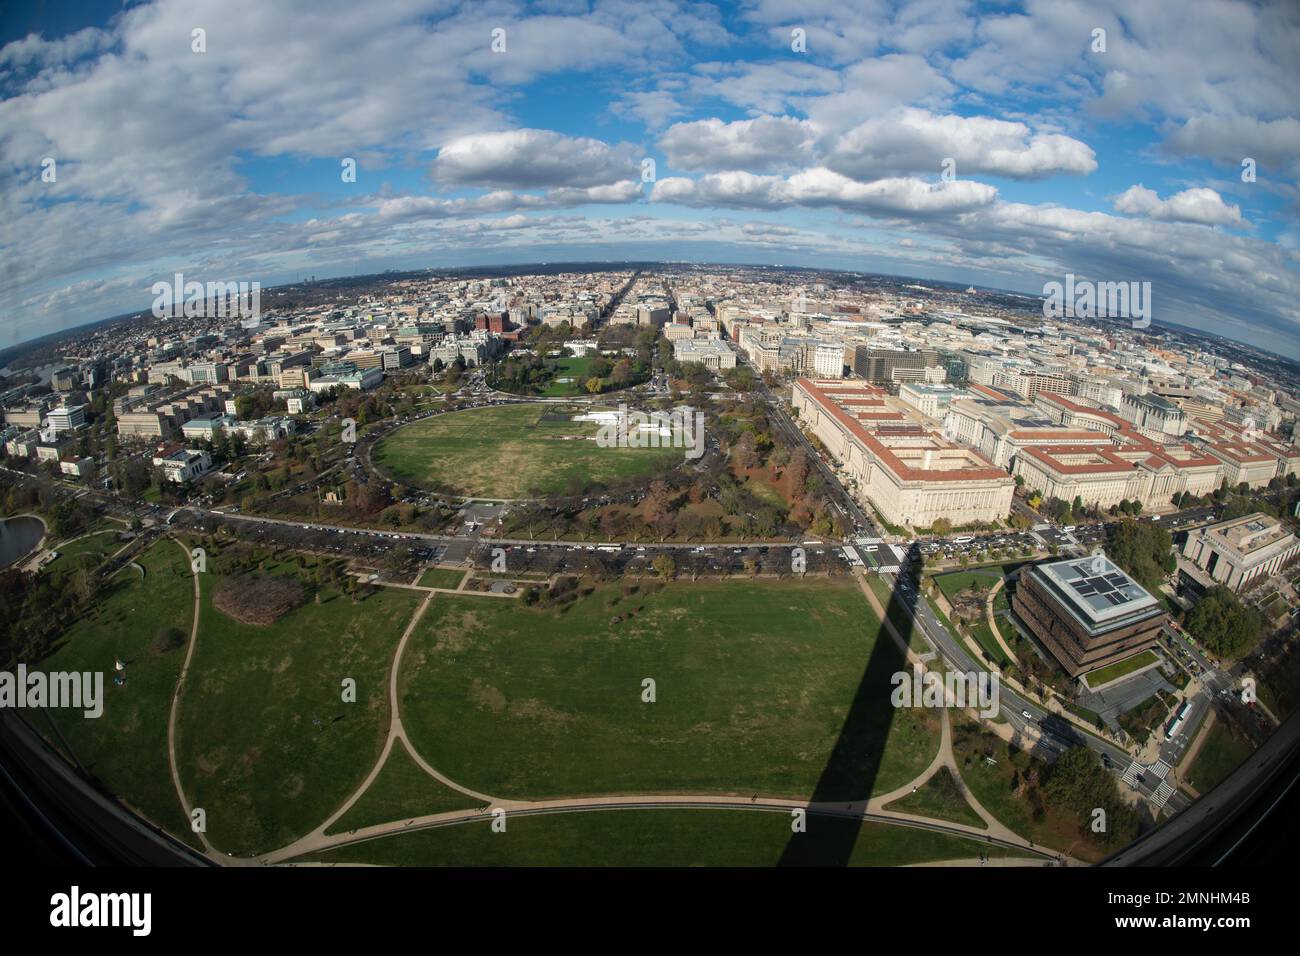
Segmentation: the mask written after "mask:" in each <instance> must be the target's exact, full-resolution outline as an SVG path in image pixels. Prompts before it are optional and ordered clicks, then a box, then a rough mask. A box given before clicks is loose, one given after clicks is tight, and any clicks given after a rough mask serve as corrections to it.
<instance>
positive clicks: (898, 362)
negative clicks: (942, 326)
mask: <svg viewBox="0 0 1300 956" xmlns="http://www.w3.org/2000/svg"><path fill="white" fill-rule="evenodd" d="M939 368H941V366H940V365H939V353H938V352H936V351H935V350H934V349H877V348H870V347H868V346H865V345H859V346H858V347H857V348H856V349H855V350H854V353H853V374H854V375H856V376H857V377H858V378H861V379H864V380H866V381H868V382H876V383H879V384H887V383H894V382H903V381H907V382H923V381H926V380H927V378H926V374H925V370H926V369H939Z"/></svg>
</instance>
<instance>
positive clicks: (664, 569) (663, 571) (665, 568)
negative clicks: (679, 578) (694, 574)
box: [650, 552, 677, 581]
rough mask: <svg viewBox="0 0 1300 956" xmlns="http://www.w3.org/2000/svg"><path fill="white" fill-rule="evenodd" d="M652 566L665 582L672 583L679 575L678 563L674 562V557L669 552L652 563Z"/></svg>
mask: <svg viewBox="0 0 1300 956" xmlns="http://www.w3.org/2000/svg"><path fill="white" fill-rule="evenodd" d="M650 566H651V567H652V568H654V569H655V573H656V574H658V575H659V577H661V578H663V579H664V580H665V581H671V580H672V579H673V577H674V576H675V575H676V574H677V562H676V561H674V560H673V556H672V555H671V554H668V553H667V552H664V553H662V554H660V555H658V556H657V557H656V558H655V559H654V560H653V561H651V562H650Z"/></svg>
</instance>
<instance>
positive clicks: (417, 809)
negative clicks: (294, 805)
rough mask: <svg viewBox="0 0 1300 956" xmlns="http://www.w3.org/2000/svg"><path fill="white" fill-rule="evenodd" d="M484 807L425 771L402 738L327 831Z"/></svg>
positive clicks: (359, 827)
mask: <svg viewBox="0 0 1300 956" xmlns="http://www.w3.org/2000/svg"><path fill="white" fill-rule="evenodd" d="M480 806H482V804H481V803H479V802H478V801H477V800H475V799H474V798H473V797H468V796H466V795H465V794H463V793H460V792H459V791H456V790H452V789H451V788H450V787H447V786H445V785H443V784H442V783H439V782H438V781H437V780H435V779H433V777H430V776H429V775H428V774H427V773H425V772H424V771H423V770H422V769H421V768H420V765H419V764H417V763H416V762H415V760H414V758H413V757H412V756H411V754H410V753H409V752H408V751H407V749H406V747H404V746H403V745H402V743H401V741H398V742H397V743H395V744H394V745H393V749H392V751H391V752H390V753H389V754H388V759H387V760H386V761H385V762H384V766H383V767H382V768H381V769H380V771H379V776H377V777H375V779H374V782H373V783H371V784H370V787H369V788H368V789H367V790H366V792H365V793H363V794H362V795H361V798H360V799H359V800H357V802H356V803H354V804H353V805H352V809H350V810H348V812H347V813H345V814H343V816H342V817H340V818H339V819H338V821H337V822H335V824H334V825H333V826H332V827H330V828H329V830H327V831H326V832H327V833H346V832H347V831H349V830H359V829H361V828H362V827H369V826H374V825H375V824H378V823H390V822H392V821H394V820H409V819H411V818H412V817H421V816H427V815H428V814H430V813H442V812H443V811H445V810H470V809H473V808H475V807H480Z"/></svg>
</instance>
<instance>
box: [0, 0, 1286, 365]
mask: <svg viewBox="0 0 1300 956" xmlns="http://www.w3.org/2000/svg"><path fill="white" fill-rule="evenodd" d="M320 10H321V8H320V5H313V7H312V8H311V10H310V12H309V11H307V10H306V9H305V8H298V9H296V10H295V9H292V8H290V7H287V6H282V7H277V8H276V9H274V10H269V9H264V8H263V7H262V6H261V5H250V6H249V7H248V10H247V12H246V13H243V14H241V12H240V11H239V9H238V5H237V4H234V5H232V4H222V5H221V10H220V12H218V8H217V7H216V6H210V5H205V4H202V3H197V4H195V3H190V4H184V5H181V4H175V3H154V4H140V5H132V6H129V7H127V8H126V9H125V10H121V11H120V12H119V11H118V7H117V5H116V4H102V5H101V4H86V5H83V6H82V7H81V8H80V9H79V10H77V11H74V12H66V11H65V12H64V13H63V14H62V17H63V20H62V22H60V23H51V22H48V21H47V22H45V23H37V22H36V21H35V19H34V18H35V14H34V13H33V12H32V10H31V9H30V8H29V9H27V10H23V9H22V8H20V9H19V10H18V11H17V14H18V15H17V16H15V17H14V18H13V21H12V22H11V24H10V25H9V26H8V27H7V28H6V32H5V33H4V34H3V35H0V42H3V46H0V89H3V96H4V100H3V102H0V155H3V156H4V159H5V173H4V174H5V176H6V179H7V188H6V189H5V191H4V198H3V199H0V203H3V206H2V207H0V208H4V210H5V225H4V227H3V231H2V232H0V244H3V247H4V249H5V261H6V269H5V274H4V277H3V284H2V285H0V299H2V300H3V302H4V309H3V311H4V313H5V315H6V322H5V333H6V335H5V336H4V337H2V338H0V347H8V346H11V345H15V344H18V343H20V342H23V341H26V340H29V339H32V338H36V337H40V336H42V335H45V334H48V333H50V332H57V331H61V330H64V329H69V328H72V327H73V326H76V325H80V324H84V323H87V322H93V321H96V320H100V319H103V318H105V317H106V316H109V315H116V314H119V313H124V312H134V311H140V310H144V309H147V308H148V307H149V305H150V302H151V301H152V299H153V296H152V295H151V293H150V286H151V284H152V283H153V282H155V281H157V280H159V279H169V278H170V277H171V275H172V274H173V273H175V272H178V271H179V272H184V273H186V274H187V275H191V274H192V275H194V276H195V277H196V278H201V279H207V280H218V281H258V282H260V283H261V284H262V285H263V286H267V287H269V286H273V285H276V284H280V283H283V282H286V281H290V280H292V279H294V278H296V277H298V276H300V275H308V274H314V275H316V276H317V277H319V278H324V277H327V276H337V275H348V274H361V273H370V272H376V271H382V270H384V269H390V268H391V269H403V268H437V267H453V266H457V265H499V264H503V263H507V262H539V261H544V260H551V261H555V260H565V259H584V260H588V261H590V260H593V259H602V260H617V259H629V260H631V259H656V260H685V261H695V262H718V261H729V262H753V263H763V264H783V265H787V266H808V267H813V268H825V269H845V270H851V271H858V272H867V273H886V274H892V275H900V276H913V277H916V278H919V279H931V280H941V281H947V282H956V283H962V284H965V283H970V284H975V285H980V286H986V287H991V288H1000V289H1007V290H1010V291H1017V292H1021V293H1025V294H1030V295H1038V294H1040V293H1041V292H1042V291H1043V288H1044V285H1045V283H1048V282H1051V281H1058V282H1059V281H1063V280H1064V278H1065V276H1066V275H1067V274H1074V275H1078V276H1080V277H1087V278H1089V279H1091V280H1093V281H1097V282H1105V281H1114V282H1120V281H1123V282H1130V281H1144V282H1151V283H1152V289H1153V292H1152V297H1153V300H1154V309H1153V312H1154V318H1155V321H1156V322H1157V323H1159V322H1162V321H1166V322H1172V323H1176V324H1178V325H1182V326H1187V327H1190V328H1193V329H1196V330H1199V331H1208V332H1213V333H1214V334H1218V335H1223V336H1226V337H1228V338H1231V339H1234V340H1238V341H1243V342H1246V343H1248V344H1252V345H1256V346H1260V347H1264V348H1267V349H1269V350H1271V351H1275V352H1278V353H1280V354H1284V355H1287V356H1289V357H1296V356H1297V355H1300V332H1298V331H1297V326H1296V323H1297V321H1298V320H1300V313H1298V312H1297V310H1296V308H1295V306H1294V302H1295V300H1296V294H1297V292H1300V280H1298V278H1297V276H1296V264H1297V261H1298V258H1300V256H1298V254H1297V246H1298V245H1300V242H1298V237H1300V232H1298V227H1297V218H1296V215H1297V191H1296V179H1297V173H1298V172H1300V164H1298V162H1297V158H1296V157H1297V156H1298V155H1300V148H1297V143H1298V142H1300V120H1297V118H1296V116H1295V115H1294V113H1295V108H1294V106H1293V104H1292V103H1291V102H1290V101H1289V100H1288V98H1287V96H1286V89H1287V85H1286V78H1287V76H1288V75H1289V74H1290V73H1291V72H1293V71H1294V67H1295V65H1296V57H1297V54H1296V52H1295V51H1296V49H1300V44H1297V43H1296V42H1295V41H1296V38H1297V36H1300V20H1297V17H1296V14H1295V13H1294V12H1293V11H1290V10H1288V9H1287V6H1286V5H1285V4H1273V5H1247V4H1237V3H1205V4H1200V5H1197V11H1196V14H1195V15H1188V16H1185V17H1178V18H1174V17H1171V16H1169V15H1168V14H1167V13H1161V12H1159V11H1157V10H1154V9H1144V10H1138V11H1132V10H1128V9H1126V8H1125V7H1124V6H1123V5H1121V4H1114V5H1112V4H1089V5H1086V6H1085V5H1083V4H1038V3H1026V4H1023V5H1020V6H1018V7H1017V6H1004V5H985V4H968V3H934V4H929V5H914V6H912V7H908V8H906V9H899V10H896V9H894V8H893V6H892V5H889V4H875V3H865V4H860V5H853V4H843V3H839V4H825V5H817V4H813V5H806V4H805V5H800V10H794V9H793V8H791V9H789V10H787V9H784V8H782V7H781V6H780V5H777V4H769V3H759V4H751V5H744V6H733V5H719V6H711V5H679V4H671V3H657V4H650V5H646V4H637V5H624V4H619V3H598V4H594V5H591V6H588V5H585V4H578V5H570V4H563V3H555V4H542V5H536V6H533V7H528V8H525V7H523V6H521V5H514V4H499V5H487V6H484V5H475V6H474V7H463V8H462V7H448V6H447V5H445V4H422V3H411V4H408V5H401V6H397V7H389V8H386V9H385V10H384V11H383V12H382V13H379V14H377V13H375V12H373V11H368V10H361V9H358V8H356V7H354V6H348V5H339V6H337V7H336V8H335V9H332V10H329V11H328V12H326V13H321V12H320ZM1121 13H1122V15H1123V16H1122V19H1121V17H1120V14H1121ZM42 15H44V13H43V11H42ZM223 24H224V25H227V26H223ZM229 25H239V26H238V28H237V29H236V28H234V27H232V26H229ZM195 30H202V31H204V32H203V33H202V35H201V37H199V36H196V35H195V33H194V31H195ZM1098 30H1102V31H1105V33H1104V37H1102V36H1100V35H1098V34H1097V33H1096V32H1095V31H1098ZM1103 40H1104V52H1103V51H1102V49H1101V41H1103ZM199 47H201V48H202V50H203V52H196V50H197V49H198V48H199ZM46 159H52V160H53V161H54V164H53V168H54V170H55V171H56V172H55V175H53V176H52V181H45V179H44V178H43V172H44V171H45V170H46V168H47V167H46V165H45V163H44V161H45V160H46ZM1246 159H1250V160H1253V161H1254V163H1253V164H1252V165H1251V166H1250V168H1249V169H1248V168H1245V167H1243V165H1242V163H1243V161H1244V160H1246ZM348 160H354V161H355V173H356V175H355V181H349V173H350V169H349V166H348V163H347V161H348ZM647 161H652V164H653V165H649V164H647ZM1251 170H1253V172H1254V178H1253V181H1247V179H1248V177H1247V175H1246V174H1247V173H1248V172H1250V171H1251Z"/></svg>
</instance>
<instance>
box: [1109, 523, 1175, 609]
mask: <svg viewBox="0 0 1300 956" xmlns="http://www.w3.org/2000/svg"><path fill="white" fill-rule="evenodd" d="M1106 553H1107V554H1108V555H1110V559H1111V560H1112V561H1114V562H1115V563H1116V564H1117V565H1119V566H1120V567H1121V568H1123V569H1124V570H1125V571H1127V572H1128V573H1129V574H1130V575H1132V576H1133V579H1134V580H1136V581H1137V582H1138V583H1139V584H1141V585H1142V586H1143V587H1144V588H1146V589H1147V590H1148V591H1157V590H1159V588H1160V582H1161V580H1162V579H1163V578H1164V576H1165V574H1166V573H1167V572H1169V571H1170V570H1172V563H1173V562H1175V561H1176V560H1177V559H1176V558H1174V556H1173V539H1172V538H1170V536H1169V532H1168V531H1166V530H1165V529H1164V528H1163V527H1161V526H1160V525H1158V524H1154V523H1150V522H1140V521H1132V520H1130V521H1121V522H1120V523H1119V525H1117V526H1116V528H1115V530H1114V532H1113V533H1112V534H1111V537H1110V541H1109V542H1108V543H1107V545H1106Z"/></svg>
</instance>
